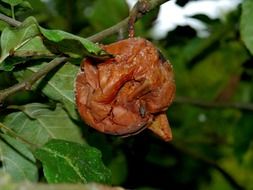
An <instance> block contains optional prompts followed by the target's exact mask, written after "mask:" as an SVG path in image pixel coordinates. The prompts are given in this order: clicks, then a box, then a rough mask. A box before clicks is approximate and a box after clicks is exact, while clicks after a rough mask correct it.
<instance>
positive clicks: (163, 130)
mask: <svg viewBox="0 0 253 190" xmlns="http://www.w3.org/2000/svg"><path fill="white" fill-rule="evenodd" d="M102 48H103V49H104V50H105V51H107V52H108V53H110V54H113V55H114V56H115V57H114V58H111V59H108V60H106V61H98V60H94V59H91V58H87V59H85V60H84V61H83V63H82V65H81V71H80V73H79V74H78V76H77V78H76V104H77V107H78V111H79V113H80V116H81V117H82V119H83V120H84V121H85V122H86V123H87V124H88V125H90V126H91V127H93V128H95V129H97V130H98V131H101V132H103V133H107V134H113V135H131V134H135V133H138V132H139V131H141V130H142V129H144V128H145V127H147V128H149V129H151V130H152V131H153V132H155V133H156V134H157V135H159V136H160V137H161V138H163V139H164V140H166V141H168V140H170V139H171V138H172V134H171V131H170V127H169V123H168V120H167V117H166V114H165V111H166V109H167V108H168V106H169V105H170V104H171V102H172V100H173V98H174V94H175V83H174V77H173V70H172V66H171V65H170V64H169V62H167V61H166V60H165V59H164V58H163V57H162V56H161V54H160V53H159V51H158V50H157V49H156V48H155V47H154V46H153V45H152V43H151V42H149V41H147V40H145V39H142V38H129V39H126V40H122V41H118V42H116V43H113V44H110V45H104V46H103V47H102Z"/></svg>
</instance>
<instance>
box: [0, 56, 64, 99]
mask: <svg viewBox="0 0 253 190" xmlns="http://www.w3.org/2000/svg"><path fill="white" fill-rule="evenodd" d="M66 60H67V58H66V57H57V58H55V59H53V60H52V61H50V62H49V63H48V64H47V65H46V66H45V67H43V68H41V69H40V70H39V71H38V72H36V73H34V74H33V75H32V76H30V77H29V78H27V79H26V80H24V81H22V82H20V83H18V84H15V85H13V86H11V87H9V88H7V89H4V90H0V103H2V102H3V101H4V100H5V99H6V98H7V97H8V96H10V95H13V94H15V93H16V92H18V91H20V90H30V89H31V87H32V85H33V84H34V83H35V82H36V81H37V80H39V79H41V78H42V77H43V76H44V75H46V74H47V73H48V72H49V71H51V70H52V69H54V68H55V67H57V66H58V65H60V64H61V63H63V62H65V61H66Z"/></svg>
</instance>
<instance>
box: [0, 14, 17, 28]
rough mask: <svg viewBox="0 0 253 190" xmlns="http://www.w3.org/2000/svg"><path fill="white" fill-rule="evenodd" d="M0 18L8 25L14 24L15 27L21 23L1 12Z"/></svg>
mask: <svg viewBox="0 0 253 190" xmlns="http://www.w3.org/2000/svg"><path fill="white" fill-rule="evenodd" d="M0 20H3V21H4V22H6V23H8V24H9V25H11V26H15V27H18V26H20V25H21V22H19V21H17V20H15V19H13V18H10V17H8V16H6V15H4V14H2V13H0Z"/></svg>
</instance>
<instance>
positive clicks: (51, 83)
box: [15, 63, 78, 119]
mask: <svg viewBox="0 0 253 190" xmlns="http://www.w3.org/2000/svg"><path fill="white" fill-rule="evenodd" d="M43 66H44V65H39V66H34V67H28V68H27V69H26V70H24V71H20V72H16V73H15V76H16V77H17V79H18V80H19V81H22V80H24V79H25V78H26V77H27V76H29V75H31V74H33V73H35V72H37V71H38V70H39V69H40V68H41V67H43ZM77 72H78V67H77V66H75V65H73V64H70V63H66V64H64V65H63V66H62V67H61V68H60V69H59V70H57V72H55V73H54V74H53V75H51V77H50V78H45V79H44V80H42V81H41V82H40V83H39V85H38V86H37V88H40V89H41V90H42V92H43V93H44V94H45V95H46V96H48V97H49V98H51V99H53V100H55V101H58V102H61V103H62V104H63V105H64V107H65V108H66V110H67V111H68V113H69V114H70V116H71V117H72V118H74V119H77V118H78V115H77V112H76V105H75V100H74V82H75V77H76V75H77Z"/></svg>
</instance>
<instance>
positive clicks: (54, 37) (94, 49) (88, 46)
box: [40, 27, 108, 56]
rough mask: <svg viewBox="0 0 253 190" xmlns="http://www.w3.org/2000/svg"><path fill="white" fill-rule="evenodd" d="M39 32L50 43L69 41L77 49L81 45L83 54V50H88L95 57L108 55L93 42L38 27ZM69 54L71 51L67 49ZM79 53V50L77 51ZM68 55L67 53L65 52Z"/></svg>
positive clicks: (63, 32) (60, 31) (59, 31)
mask: <svg viewBox="0 0 253 190" xmlns="http://www.w3.org/2000/svg"><path fill="white" fill-rule="evenodd" d="M40 31H41V33H42V34H43V36H44V37H46V38H47V39H48V40H49V41H51V42H55V43H58V42H61V41H63V40H66V41H68V40H70V41H71V42H72V43H74V44H75V45H76V47H77V48H79V44H81V45H82V46H83V47H84V48H83V52H85V50H88V52H89V53H93V54H95V55H101V56H102V55H108V54H107V53H106V52H104V51H103V50H102V49H101V48H100V47H99V46H98V45H96V44H94V43H93V42H91V41H89V40H86V39H85V38H82V37H79V36H76V35H73V34H71V33H68V32H65V31H62V30H48V29H45V28H42V27H40ZM69 51H70V52H72V51H73V47H72V49H69ZM77 51H78V52H79V51H80V49H77ZM65 53H68V52H65Z"/></svg>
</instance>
